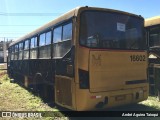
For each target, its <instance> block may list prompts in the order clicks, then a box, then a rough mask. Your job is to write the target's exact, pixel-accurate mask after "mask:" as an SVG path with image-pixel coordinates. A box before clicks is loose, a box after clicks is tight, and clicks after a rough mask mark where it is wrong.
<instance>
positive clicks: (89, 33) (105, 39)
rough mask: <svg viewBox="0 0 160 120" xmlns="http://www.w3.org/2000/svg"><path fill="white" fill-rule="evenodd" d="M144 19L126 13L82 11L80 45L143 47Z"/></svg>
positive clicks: (123, 47)
mask: <svg viewBox="0 0 160 120" xmlns="http://www.w3.org/2000/svg"><path fill="white" fill-rule="evenodd" d="M143 26H144V21H143V19H142V18H139V17H136V16H130V15H127V14H120V13H113V12H102V11H84V12H82V13H81V16H80V37H79V38H80V45H82V46H86V47H89V48H109V49H133V50H134V49H141V50H143V49H145V46H146V42H145V39H144V27H143Z"/></svg>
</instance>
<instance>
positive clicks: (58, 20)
mask: <svg viewBox="0 0 160 120" xmlns="http://www.w3.org/2000/svg"><path fill="white" fill-rule="evenodd" d="M81 10H102V11H111V12H117V13H122V14H127V15H130V16H136V17H139V18H142V19H143V17H141V16H140V15H136V14H132V13H128V12H124V11H120V10H114V9H107V8H98V7H88V6H85V7H76V8H74V9H72V10H70V11H69V12H67V13H65V14H63V15H61V16H60V17H58V18H56V19H54V20H52V21H50V22H49V23H47V24H45V25H43V26H41V27H39V28H38V29H36V30H34V31H32V32H30V33H28V34H26V35H24V36H22V37H20V38H18V39H16V40H14V42H12V43H11V44H10V45H9V46H12V45H14V44H17V43H19V42H21V41H23V40H26V39H28V38H30V37H34V36H36V35H37V34H41V33H42V32H44V31H45V30H47V29H49V28H51V27H53V26H55V25H56V24H58V23H61V22H63V21H65V20H68V19H70V18H71V17H73V16H77V15H78V14H79V11H81Z"/></svg>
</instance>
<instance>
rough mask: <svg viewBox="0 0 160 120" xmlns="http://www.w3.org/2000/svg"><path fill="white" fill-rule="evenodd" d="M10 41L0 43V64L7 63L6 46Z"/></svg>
mask: <svg viewBox="0 0 160 120" xmlns="http://www.w3.org/2000/svg"><path fill="white" fill-rule="evenodd" d="M11 42H12V41H0V63H3V62H7V54H8V46H9V44H10V43H11Z"/></svg>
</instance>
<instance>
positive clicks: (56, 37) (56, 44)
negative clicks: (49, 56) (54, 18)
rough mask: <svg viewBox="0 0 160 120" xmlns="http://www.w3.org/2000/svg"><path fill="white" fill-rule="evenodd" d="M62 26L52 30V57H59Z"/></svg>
mask: <svg viewBox="0 0 160 120" xmlns="http://www.w3.org/2000/svg"><path fill="white" fill-rule="evenodd" d="M61 40H62V26H60V27H57V28H55V29H54V31H53V58H56V57H61V52H60V50H61V42H62V41H61Z"/></svg>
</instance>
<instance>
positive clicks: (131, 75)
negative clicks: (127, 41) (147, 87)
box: [89, 50, 147, 92]
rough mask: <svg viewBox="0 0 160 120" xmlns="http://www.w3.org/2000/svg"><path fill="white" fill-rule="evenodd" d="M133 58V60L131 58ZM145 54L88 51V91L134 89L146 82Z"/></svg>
mask: <svg viewBox="0 0 160 120" xmlns="http://www.w3.org/2000/svg"><path fill="white" fill-rule="evenodd" d="M133 56H134V57H137V58H134V59H135V60H133V58H132V57H133ZM146 70H147V53H146V52H136V51H135V52H134V51H133V52H132V51H96V50H93V51H92V50H91V51H90V61H89V78H90V80H89V81H90V91H91V92H100V91H110V90H120V89H125V88H126V87H127V86H130V88H134V85H135V84H141V83H143V82H144V83H145V82H147V72H146Z"/></svg>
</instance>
